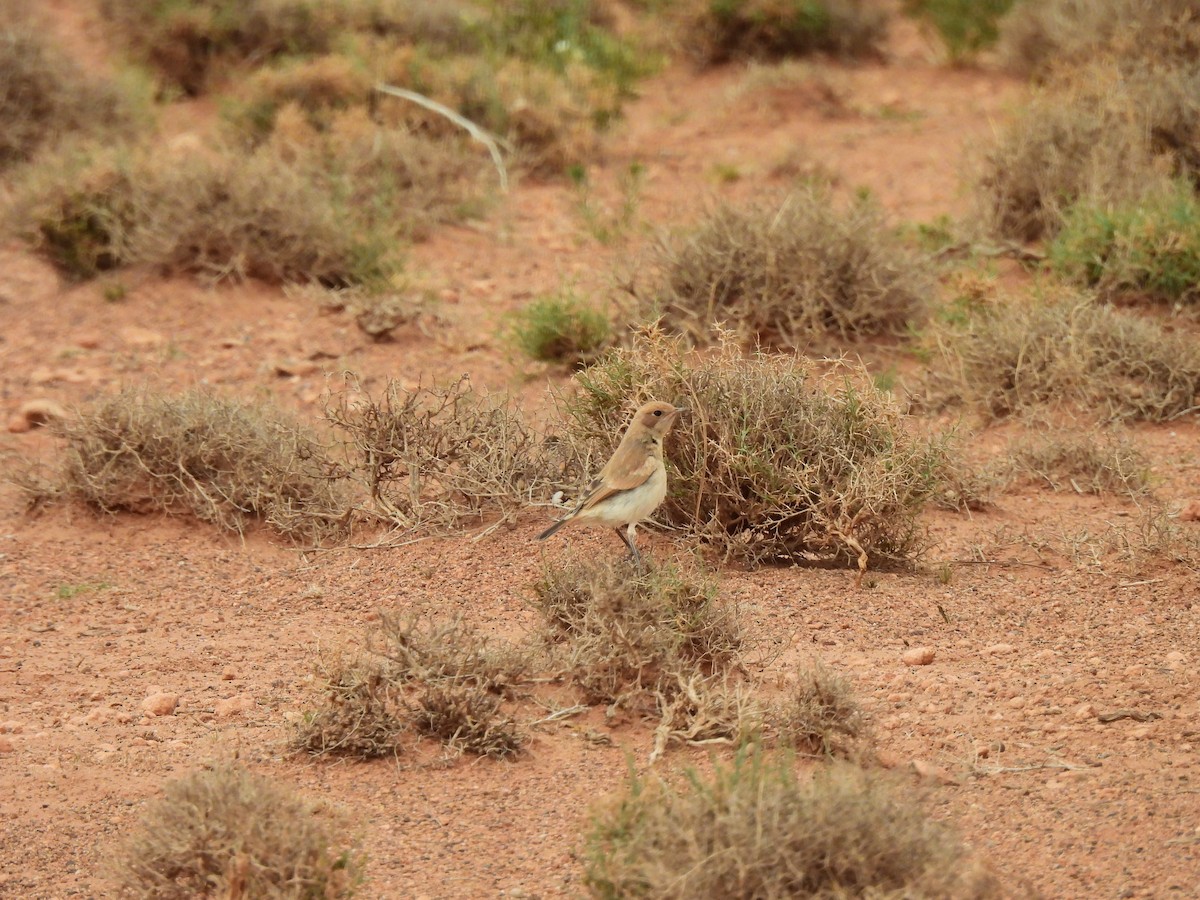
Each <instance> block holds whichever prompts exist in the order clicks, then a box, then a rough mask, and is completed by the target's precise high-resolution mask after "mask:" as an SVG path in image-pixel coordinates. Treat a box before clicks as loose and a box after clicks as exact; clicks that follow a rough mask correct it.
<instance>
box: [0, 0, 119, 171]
mask: <svg viewBox="0 0 1200 900" xmlns="http://www.w3.org/2000/svg"><path fill="white" fill-rule="evenodd" d="M48 31H49V28H48V25H47V23H46V22H44V21H42V20H41V18H39V16H37V15H34V14H32V13H31V7H30V5H29V4H25V3H21V2H18V0H2V2H0V170H3V169H6V168H8V167H10V166H13V165H14V164H17V163H22V162H26V161H28V160H30V159H32V158H33V157H34V156H35V155H36V154H37V152H38V151H39V150H41V149H43V148H44V147H47V146H50V145H53V144H54V143H56V142H58V141H60V140H62V139H63V138H66V137H68V136H78V135H80V134H113V133H116V132H118V131H122V130H129V129H131V128H132V127H133V126H134V125H135V124H136V118H137V117H136V115H135V113H134V106H135V104H134V101H133V99H132V98H131V97H128V96H126V95H125V94H124V93H123V92H122V89H121V88H120V87H119V86H118V85H117V84H116V83H115V82H114V81H112V80H110V79H108V78H104V77H97V76H96V75H94V74H93V73H87V72H84V71H83V69H81V68H80V67H79V66H78V65H77V64H76V63H75V61H74V60H73V59H71V57H70V56H68V55H67V52H66V51H65V50H64V49H62V48H60V47H59V46H58V45H56V44H55V43H54V42H53V40H52V38H50V36H49V35H48Z"/></svg>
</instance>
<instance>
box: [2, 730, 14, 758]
mask: <svg viewBox="0 0 1200 900" xmlns="http://www.w3.org/2000/svg"><path fill="white" fill-rule="evenodd" d="M12 752H13V742H12V738H10V737H8V736H7V735H2V734H0V753H12Z"/></svg>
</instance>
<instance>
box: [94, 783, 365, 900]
mask: <svg viewBox="0 0 1200 900" xmlns="http://www.w3.org/2000/svg"><path fill="white" fill-rule="evenodd" d="M321 812H322V809H321V807H320V806H317V805H316V804H312V803H309V802H307V801H305V800H303V799H301V798H300V797H299V796H297V795H296V794H294V793H293V792H292V791H290V790H288V789H287V788H285V787H284V786H282V785H279V784H276V783H274V782H272V781H270V780H268V779H266V778H263V777H261V776H258V775H255V774H253V773H251V772H247V771H246V770H245V769H242V768H240V767H220V768H215V769H213V770H211V771H205V772H198V773H196V774H194V775H190V776H187V777H185V778H181V779H178V780H176V781H172V782H169V783H168V784H167V785H166V788H165V790H164V796H163V797H162V798H161V799H159V800H156V801H152V802H151V803H150V804H149V805H148V806H147V808H146V810H145V812H144V813H143V815H142V820H141V824H140V827H139V828H138V830H137V831H136V832H135V833H134V834H133V835H132V836H131V837H130V838H129V840H128V841H127V842H126V843H125V844H124V846H123V847H122V848H121V849H120V850H119V851H118V853H117V855H116V858H115V860H114V862H113V863H112V865H111V869H112V872H113V880H114V881H115V883H116V888H117V891H116V896H119V897H136V898H146V900H150V898H155V900H190V898H194V897H210V896H219V897H262V898H270V900H293V898H294V900H332V898H342V897H350V896H352V895H353V894H354V892H355V889H356V888H357V887H358V885H359V882H360V881H361V879H362V867H363V862H364V861H363V857H362V854H360V853H359V852H358V850H357V849H356V848H355V847H351V846H346V841H345V839H344V838H342V837H340V836H338V835H335V834H334V833H333V827H334V826H335V825H340V824H341V823H338V822H335V821H331V820H330V819H329V817H327V816H326V817H322V816H321V815H319V813H321Z"/></svg>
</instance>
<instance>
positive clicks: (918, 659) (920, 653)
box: [900, 647, 935, 666]
mask: <svg viewBox="0 0 1200 900" xmlns="http://www.w3.org/2000/svg"><path fill="white" fill-rule="evenodd" d="M934 655H935V653H934V650H933V648H932V647H912V648H910V649H908V650H905V651H904V654H903V655H902V656H901V657H900V659H901V660H902V661H903V662H904V664H905V665H906V666H927V665H929V664H930V663H932V662H933V657H934Z"/></svg>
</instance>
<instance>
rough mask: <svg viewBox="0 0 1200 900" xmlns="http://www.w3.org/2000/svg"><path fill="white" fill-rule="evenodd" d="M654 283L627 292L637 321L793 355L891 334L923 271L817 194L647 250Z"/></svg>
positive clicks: (863, 219)
mask: <svg viewBox="0 0 1200 900" xmlns="http://www.w3.org/2000/svg"><path fill="white" fill-rule="evenodd" d="M656 257H657V258H656V260H655V268H656V269H657V271H658V273H659V274H658V276H657V278H656V279H654V280H653V281H652V283H651V284H650V285H648V286H646V287H644V288H637V287H635V292H636V294H637V295H638V300H639V305H640V307H641V312H642V315H643V317H645V318H655V317H661V321H662V322H663V323H664V324H665V325H666V327H668V328H670V329H672V330H675V331H678V332H680V333H682V334H685V335H687V337H688V339H689V340H691V341H692V342H694V343H696V344H700V345H704V344H710V343H712V342H713V341H714V340H715V339H716V338H717V333H716V331H715V330H714V327H715V326H717V325H723V326H724V327H726V328H729V329H731V330H733V331H734V332H736V333H737V334H738V336H739V337H740V338H741V339H742V340H743V341H745V342H746V343H749V344H760V345H763V346H768V347H778V348H795V349H803V348H805V347H807V346H809V345H810V344H813V343H821V342H822V341H823V340H828V339H829V338H831V337H832V338H834V339H838V340H847V339H853V338H856V337H863V336H872V335H881V334H902V333H904V332H905V331H906V330H907V329H908V328H909V327H910V326H911V325H914V324H916V323H918V322H919V321H920V320H921V319H922V318H923V317H924V315H925V300H924V298H925V296H926V295H927V293H928V291H929V288H930V286H931V282H930V277H929V273H928V271H927V268H926V266H925V265H924V264H923V263H922V262H920V261H919V260H918V258H917V257H916V256H915V255H914V254H913V253H912V252H911V251H910V250H909V249H908V248H907V247H906V246H905V245H904V244H903V243H902V242H901V241H900V239H899V237H898V236H897V235H896V234H894V233H893V232H892V231H891V230H890V229H888V227H887V226H886V225H885V224H884V221H883V217H882V213H881V211H880V209H879V207H878V206H877V205H876V204H875V203H873V202H872V201H871V200H870V199H868V198H863V197H860V198H858V199H856V200H854V201H853V202H851V203H850V205H849V206H848V207H846V208H845V209H839V208H838V206H837V205H836V204H834V203H833V201H832V198H831V196H830V193H829V191H828V189H827V188H825V187H823V186H811V187H808V188H805V189H802V190H799V191H795V192H793V193H790V194H788V195H786V196H783V197H782V198H779V199H777V200H774V201H772V202H769V203H758V204H756V205H751V206H748V207H745V208H734V207H729V206H724V207H721V208H719V209H717V210H716V211H715V212H713V213H712V214H711V215H709V216H708V217H707V218H706V219H705V220H704V221H702V222H701V223H700V224H699V225H698V226H697V227H695V228H694V229H692V230H691V231H689V232H685V233H683V234H681V235H679V236H677V237H674V238H668V239H667V240H664V241H662V242H661V243H660V245H659V247H658V248H657V253H656Z"/></svg>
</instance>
